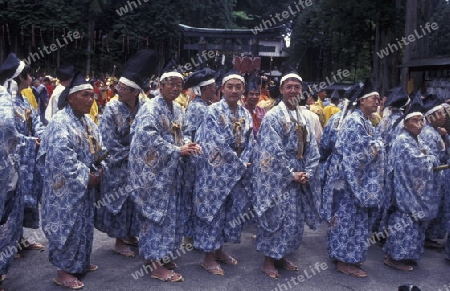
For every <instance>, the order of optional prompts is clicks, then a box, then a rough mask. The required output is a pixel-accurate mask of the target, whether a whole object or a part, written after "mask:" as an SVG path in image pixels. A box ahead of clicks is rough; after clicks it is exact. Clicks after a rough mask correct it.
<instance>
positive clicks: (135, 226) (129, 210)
mask: <svg viewBox="0 0 450 291" xmlns="http://www.w3.org/2000/svg"><path fill="white" fill-rule="evenodd" d="M146 101H147V99H146V98H138V100H136V102H137V103H136V106H137V108H136V113H135V114H134V115H132V114H131V113H130V111H129V109H128V107H127V105H126V104H125V103H124V102H121V101H119V100H118V99H115V100H111V101H110V102H108V104H106V107H105V109H104V111H103V114H102V118H101V120H100V125H99V131H100V133H101V135H102V141H103V146H104V147H105V148H106V150H107V151H108V153H109V157H108V160H107V170H106V171H104V172H103V177H102V185H101V193H100V200H101V201H102V202H103V203H98V204H97V205H98V206H99V207H98V208H96V218H95V227H96V228H97V229H99V230H101V231H103V232H106V233H107V234H108V235H109V236H110V237H115V238H122V239H126V238H128V237H130V236H138V235H139V231H140V227H141V223H140V220H141V219H140V217H139V214H138V212H137V211H136V208H135V206H134V202H133V201H132V200H131V198H130V195H131V192H130V191H129V189H130V188H127V187H126V186H128V156H129V153H130V144H131V134H130V130H131V125H132V123H133V121H134V120H135V116H136V114H137V112H139V110H140V109H141V108H142V107H143V106H144V104H145V102H146ZM103 205H104V206H103Z"/></svg>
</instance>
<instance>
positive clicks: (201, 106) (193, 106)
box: [183, 96, 208, 141]
mask: <svg viewBox="0 0 450 291" xmlns="http://www.w3.org/2000/svg"><path fill="white" fill-rule="evenodd" d="M207 111H208V104H207V103H206V102H205V100H203V99H202V98H201V97H200V96H197V97H195V99H194V100H192V102H191V103H189V105H188V107H187V109H186V118H185V120H184V123H185V125H184V130H183V131H184V135H185V136H186V138H189V139H190V140H191V141H194V140H195V133H196V132H197V130H198V128H199V127H200V124H201V123H202V122H203V119H204V117H205V115H206V112H207Z"/></svg>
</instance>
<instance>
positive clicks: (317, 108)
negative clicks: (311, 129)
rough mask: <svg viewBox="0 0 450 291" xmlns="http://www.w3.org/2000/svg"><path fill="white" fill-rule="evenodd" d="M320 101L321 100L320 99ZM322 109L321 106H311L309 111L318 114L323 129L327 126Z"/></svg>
mask: <svg viewBox="0 0 450 291" xmlns="http://www.w3.org/2000/svg"><path fill="white" fill-rule="evenodd" d="M319 101H320V99H319ZM322 108H323V107H322ZM322 108H320V106H319V105H316V104H311V105H310V106H309V110H311V111H312V112H314V113H315V114H317V116H319V121H320V125H322V128H323V127H324V126H325V115H324V114H323V109H322Z"/></svg>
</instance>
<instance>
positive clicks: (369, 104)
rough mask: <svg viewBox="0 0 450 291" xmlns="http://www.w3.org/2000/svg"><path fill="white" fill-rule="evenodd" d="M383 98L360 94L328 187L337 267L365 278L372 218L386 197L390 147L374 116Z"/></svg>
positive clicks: (327, 207) (330, 238) (335, 156)
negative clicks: (379, 135) (379, 134)
mask: <svg viewBox="0 0 450 291" xmlns="http://www.w3.org/2000/svg"><path fill="white" fill-rule="evenodd" d="M366 89H367V88H366ZM379 103H380V96H379V94H378V93H377V92H369V93H362V94H361V96H359V98H358V100H357V105H356V106H357V109H355V111H353V112H352V113H351V114H350V115H349V116H348V117H347V118H346V120H345V122H344V124H343V126H342V128H341V130H340V131H339V133H338V137H337V140H336V144H335V151H334V153H333V155H332V157H331V162H330V165H332V166H331V167H330V168H329V170H328V178H327V181H326V182H325V186H324V189H323V197H324V199H326V200H325V201H324V202H323V203H324V216H325V217H324V218H325V219H326V220H327V221H328V223H329V228H328V241H327V243H328V254H329V256H330V257H331V258H332V259H334V260H336V266H337V270H338V271H340V272H342V273H344V274H349V275H352V276H355V277H360V278H361V277H366V276H367V273H366V271H364V270H363V269H362V263H363V262H364V261H365V259H366V255H367V250H368V247H369V243H368V240H369V233H370V231H371V229H372V223H371V219H370V217H371V216H372V214H373V213H377V212H378V207H379V205H380V203H381V202H382V198H383V197H382V193H383V185H384V169H385V148H384V143H383V141H382V140H381V139H379V138H376V137H375V136H374V131H375V129H374V127H373V126H372V124H371V122H370V120H369V117H370V115H371V114H372V113H374V112H376V111H377V107H378V105H379Z"/></svg>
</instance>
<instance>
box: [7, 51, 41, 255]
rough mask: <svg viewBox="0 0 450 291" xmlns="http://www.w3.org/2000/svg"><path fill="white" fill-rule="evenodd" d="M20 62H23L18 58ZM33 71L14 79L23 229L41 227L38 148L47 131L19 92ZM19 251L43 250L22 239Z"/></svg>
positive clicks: (23, 72)
mask: <svg viewBox="0 0 450 291" xmlns="http://www.w3.org/2000/svg"><path fill="white" fill-rule="evenodd" d="M17 62H20V60H19V59H17ZM30 74H31V68H30V67H29V66H27V65H25V66H24V67H23V69H22V71H20V73H19V75H18V76H17V77H15V78H14V81H16V83H17V86H18V89H17V92H16V94H14V95H15V96H13V108H14V119H15V123H16V128H17V131H18V132H19V133H20V134H22V135H23V137H24V144H22V146H21V147H20V148H18V150H19V156H20V175H19V184H18V188H17V193H19V194H20V195H23V196H24V199H25V200H24V202H25V209H24V221H23V226H24V227H27V228H33V229H38V228H39V203H38V201H39V199H40V196H41V191H42V189H41V183H40V177H39V174H38V171H37V167H36V155H37V151H38V149H39V141H40V137H41V136H42V134H43V132H44V129H45V127H44V125H43V124H42V123H41V121H40V118H39V114H38V113H37V111H36V110H35V109H34V108H33V107H32V106H31V104H30V103H29V102H28V100H27V98H25V97H24V96H23V95H22V94H20V92H22V90H23V89H26V88H28V87H29V86H30V84H31V76H30ZM19 243H20V244H19V250H21V249H22V248H24V249H36V250H39V249H42V248H43V246H42V245H41V244H40V243H37V242H28V241H27V240H25V239H24V238H22V239H21V240H20V242H19Z"/></svg>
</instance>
